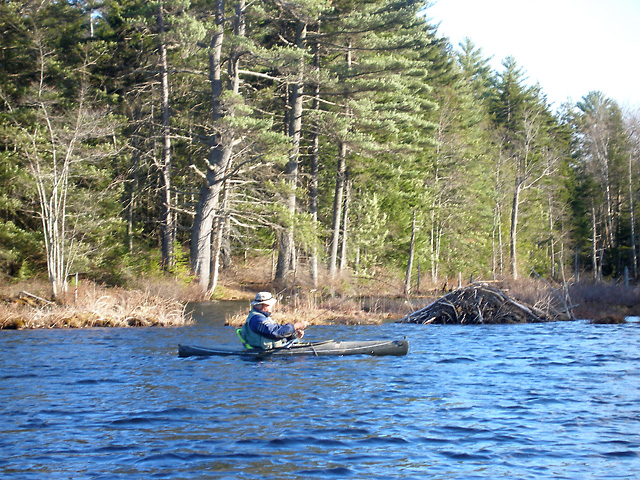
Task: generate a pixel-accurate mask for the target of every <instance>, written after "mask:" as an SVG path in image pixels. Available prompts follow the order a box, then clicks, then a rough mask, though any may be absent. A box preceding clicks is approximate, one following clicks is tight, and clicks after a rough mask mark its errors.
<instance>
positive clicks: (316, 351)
mask: <svg viewBox="0 0 640 480" xmlns="http://www.w3.org/2000/svg"><path fill="white" fill-rule="evenodd" d="M408 352H409V341H408V340H367V341H350V342H336V341H334V340H327V341H324V342H312V343H294V344H292V345H289V346H287V347H282V348H275V349H273V350H260V349H254V348H249V349H247V348H245V349H238V348H225V347H219V348H205V347H196V346H189V345H179V346H178V356H180V357H192V356H201V357H202V356H204V357H209V356H214V355H218V356H231V355H240V356H244V357H270V356H285V357H293V356H310V357H314V356H315V357H320V356H327V355H338V356H342V355H396V356H399V355H406V354H407V353H408Z"/></svg>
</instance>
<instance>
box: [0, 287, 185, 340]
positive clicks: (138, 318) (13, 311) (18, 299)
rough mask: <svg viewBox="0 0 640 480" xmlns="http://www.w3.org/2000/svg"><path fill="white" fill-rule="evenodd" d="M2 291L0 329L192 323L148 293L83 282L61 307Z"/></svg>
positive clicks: (180, 309)
mask: <svg viewBox="0 0 640 480" xmlns="http://www.w3.org/2000/svg"><path fill="white" fill-rule="evenodd" d="M6 293H7V290H6V289H5V288H3V289H2V294H3V301H2V303H1V304H0V328H4V329H7V328H14V329H18V328H20V329H22V328H63V327H67V328H87V327H140V326H163V327H168V326H182V325H186V324H189V323H191V321H192V320H191V318H190V316H189V315H188V314H187V313H186V312H185V305H184V304H183V303H181V302H179V301H177V300H174V299H171V298H163V297H160V296H157V295H154V294H152V293H150V292H149V291H146V292H145V291H142V290H131V289H123V288H105V287H100V286H97V285H95V284H92V283H90V282H82V284H81V286H80V287H79V288H78V289H77V291H75V290H74V291H73V292H71V293H70V294H69V296H68V297H67V298H66V299H65V301H64V303H53V302H50V301H48V300H47V299H46V298H44V297H41V296H40V295H37V296H36V295H35V294H32V293H31V292H29V293H25V292H23V293H20V292H18V293H16V294H13V295H11V296H7V295H6Z"/></svg>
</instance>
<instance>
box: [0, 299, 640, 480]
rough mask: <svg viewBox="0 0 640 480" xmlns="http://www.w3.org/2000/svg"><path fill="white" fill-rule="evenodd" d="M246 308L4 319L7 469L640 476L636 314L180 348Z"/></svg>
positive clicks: (224, 337)
mask: <svg viewBox="0 0 640 480" xmlns="http://www.w3.org/2000/svg"><path fill="white" fill-rule="evenodd" d="M243 307H244V305H243ZM237 308H238V304H237V303H220V304H213V305H201V306H198V307H197V308H196V311H195V314H196V316H197V317H199V320H198V324H197V325H194V326H191V327H186V328H177V329H153V328H152V329H88V330H66V331H64V330H40V331H2V332H0V349H1V351H2V354H1V357H0V359H1V360H0V415H1V416H0V477H1V478H3V479H20V480H22V479H38V480H40V479H126V480H138V479H156V478H157V479H172V480H175V479H236V478H243V479H264V478H270V479H288V480H289V479H334V478H353V479H365V478H366V479H371V478H374V479H375V478H379V479H400V478H402V479H406V478H421V479H422V478H429V479H480V478H481V479H495V478H501V479H548V478H566V479H598V480H600V479H631V478H640V434H639V432H640V325H638V324H636V323H629V324H625V325H590V324H588V323H586V322H571V323H552V324H539V325H493V326H435V325H433V326H422V325H396V324H388V325H382V326H326V327H312V328H311V329H309V331H308V337H309V338H310V339H327V338H334V339H379V338H401V337H403V336H405V335H406V337H407V338H408V339H409V340H410V342H411V348H410V352H409V355H408V356H406V357H368V356H358V357H319V358H278V359H272V360H264V361H256V360H243V359H240V358H232V357H219V358H216V357H209V358H186V359H182V358H178V356H177V345H178V343H185V344H196V345H198V344H199V345H205V346H207V345H220V344H226V345H232V344H237V340H236V338H235V333H234V331H233V329H232V328H230V327H224V326H223V320H222V319H223V317H224V315H223V312H224V311H225V310H229V309H231V310H233V309H237ZM201 314H202V315H201Z"/></svg>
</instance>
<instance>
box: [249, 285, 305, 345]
mask: <svg viewBox="0 0 640 480" xmlns="http://www.w3.org/2000/svg"><path fill="white" fill-rule="evenodd" d="M277 301H278V300H276V299H275V298H274V297H273V295H271V293H269V292H259V293H257V294H256V298H255V300H254V301H253V302H251V307H252V308H251V312H249V316H248V317H247V320H246V321H245V322H244V325H243V326H242V329H241V331H240V334H241V337H242V340H243V343H244V344H245V347H247V348H248V347H252V348H261V349H263V350H271V349H273V348H278V347H283V346H285V345H286V344H287V343H288V342H290V341H292V340H295V339H296V338H302V337H303V336H304V328H305V327H306V326H307V324H306V323H305V322H296V323H286V324H284V325H280V324H278V323H277V322H276V321H275V320H273V319H272V318H271V310H272V309H273V306H274V305H275V304H276V303H277Z"/></svg>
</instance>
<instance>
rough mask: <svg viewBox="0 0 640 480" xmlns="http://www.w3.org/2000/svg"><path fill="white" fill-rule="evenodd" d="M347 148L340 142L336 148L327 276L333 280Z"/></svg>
mask: <svg viewBox="0 0 640 480" xmlns="http://www.w3.org/2000/svg"><path fill="white" fill-rule="evenodd" d="M346 155H347V146H346V144H345V143H344V142H340V145H339V146H338V172H337V175H336V191H335V194H334V197H333V215H332V220H331V251H330V253H329V276H330V277H331V278H334V277H335V276H336V270H337V265H338V243H339V242H340V224H341V215H342V199H343V196H344V184H345V176H346V171H347V162H346Z"/></svg>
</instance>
